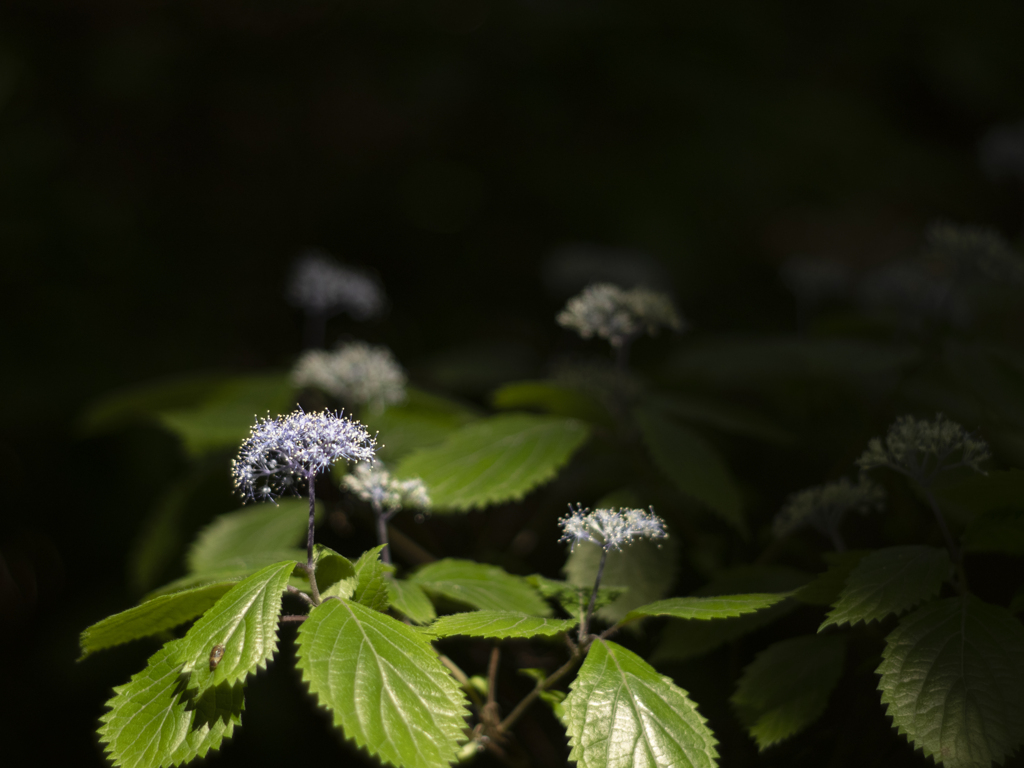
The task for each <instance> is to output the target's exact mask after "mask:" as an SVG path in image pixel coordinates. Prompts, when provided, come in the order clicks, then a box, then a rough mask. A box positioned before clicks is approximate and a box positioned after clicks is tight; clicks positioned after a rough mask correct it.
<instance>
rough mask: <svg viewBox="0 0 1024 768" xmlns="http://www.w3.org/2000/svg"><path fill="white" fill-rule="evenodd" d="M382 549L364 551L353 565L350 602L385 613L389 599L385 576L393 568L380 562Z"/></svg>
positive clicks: (382, 547)
mask: <svg viewBox="0 0 1024 768" xmlns="http://www.w3.org/2000/svg"><path fill="white" fill-rule="evenodd" d="M382 549H384V545H383V544H381V545H379V546H376V547H374V548H373V549H368V550H366V551H365V552H363V554H362V555H360V556H359V559H358V560H356V562H355V563H354V564H353V565H354V567H355V589H354V590H353V592H352V600H354V601H355V602H357V603H361V604H362V605H365V606H367V607H368V608H372V609H373V610H375V611H386V610H387V609H388V604H389V601H390V599H391V598H390V596H389V590H388V582H387V575H388V574H389V573H390V572H391V571H393V570H394V568H393V567H392V566H389V565H387V564H385V563H384V562H382V561H381V559H380V553H381V550H382Z"/></svg>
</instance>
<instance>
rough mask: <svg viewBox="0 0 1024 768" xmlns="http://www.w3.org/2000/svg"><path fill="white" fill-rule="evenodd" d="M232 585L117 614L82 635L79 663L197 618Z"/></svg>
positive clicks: (158, 600)
mask: <svg viewBox="0 0 1024 768" xmlns="http://www.w3.org/2000/svg"><path fill="white" fill-rule="evenodd" d="M232 586H233V585H232V584H210V585H208V586H205V587H199V588H197V589H188V590H185V591H183V592H176V593H174V594H172V595H164V596H163V597H158V598H156V599H155V600H150V601H148V602H145V603H143V604H142V605H137V606H135V607H134V608H129V609H128V610H127V611H122V612H121V613H115V614H114V615H113V616H108V617H107V618H105V619H103V621H99V622H97V623H95V624H93V625H92V626H91V627H89V628H88V629H86V630H85V631H84V632H82V635H81V638H80V645H81V648H82V655H81V656H80V657H79V659H78V660H79V661H81V660H82V659H84V658H85V657H86V656H88V655H89V654H91V653H94V652H96V651H99V650H102V649H104V648H111V647H113V646H115V645H121V644H122V643H127V642H128V641H130V640H138V639H139V638H142V637H149V636H150V635H155V634H158V633H160V632H164V631H165V630H168V629H173V628H174V627H176V626H178V625H179V624H184V623H185V622H186V621H190V620H192V619H194V618H195V617H196V616H199V615H200V614H202V613H203V612H204V611H205V610H206V609H207V608H209V607H210V606H212V605H213V604H214V603H216V602H217V600H218V599H220V597H221V595H223V594H224V593H225V592H227V591H228V590H229V589H231V587H232Z"/></svg>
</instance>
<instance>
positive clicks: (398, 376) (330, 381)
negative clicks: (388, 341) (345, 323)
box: [292, 341, 406, 411]
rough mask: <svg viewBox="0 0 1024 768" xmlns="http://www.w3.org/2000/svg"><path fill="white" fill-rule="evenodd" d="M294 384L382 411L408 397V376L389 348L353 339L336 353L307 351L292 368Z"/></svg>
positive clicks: (352, 403) (343, 400)
mask: <svg viewBox="0 0 1024 768" xmlns="http://www.w3.org/2000/svg"><path fill="white" fill-rule="evenodd" d="M292 383H293V384H294V385H295V386H296V387H314V388H316V389H319V390H321V391H323V392H326V393H327V394H328V395H331V396H332V397H335V398H337V399H338V400H341V401H342V402H344V403H347V404H349V405H351V406H366V407H369V408H370V409H372V410H376V411H381V410H383V409H384V408H385V407H386V406H388V405H393V404H395V403H400V402H402V401H403V400H405V385H406V375H405V371H404V370H402V366H401V365H399V363H398V360H396V359H395V356H394V354H392V352H391V350H390V349H388V348H387V347H383V346H376V345H373V344H367V343H366V342H362V341H353V342H349V343H347V344H343V345H341V346H339V347H338V348H337V349H335V350H334V351H333V352H325V351H323V350H318V349H312V350H308V351H306V352H303V353H302V356H301V357H300V358H299V359H298V361H297V362H296V363H295V367H294V368H293V369H292Z"/></svg>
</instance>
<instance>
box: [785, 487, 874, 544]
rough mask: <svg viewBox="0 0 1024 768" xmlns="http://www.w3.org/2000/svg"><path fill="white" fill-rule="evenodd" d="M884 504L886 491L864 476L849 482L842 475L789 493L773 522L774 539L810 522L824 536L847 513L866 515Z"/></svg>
mask: <svg viewBox="0 0 1024 768" xmlns="http://www.w3.org/2000/svg"><path fill="white" fill-rule="evenodd" d="M883 503H885V492H884V491H883V490H882V489H881V488H880V487H879V486H878V485H876V484H875V483H873V482H871V480H869V479H868V478H866V477H861V478H860V479H859V480H858V481H857V482H856V483H851V482H850V481H849V480H848V479H847V478H845V477H843V478H841V479H839V480H838V481H836V482H834V483H825V484H824V485H816V486H814V487H813V488H806V489H805V490H802V491H800V492H798V493H794V494H792V495H791V496H790V497H789V499H787V500H786V503H785V505H784V506H783V507H782V509H781V510H779V513H778V514H777V515H776V516H775V521H774V523H773V524H772V531H773V533H774V534H775V536H776V538H782V537H783V536H786V535H788V534H790V533H792V532H793V531H795V530H796V529H797V528H800V527H802V526H804V525H811V526H813V527H814V528H816V529H817V530H818V531H820V532H821V533H823V534H825V535H826V536H830V537H831V536H833V535H834V534H835V533H837V532H838V530H839V523H840V522H842V519H843V517H844V516H845V515H846V513H847V512H853V511H856V512H860V513H861V514H866V513H868V512H871V511H873V510H880V509H881V508H882V504H883Z"/></svg>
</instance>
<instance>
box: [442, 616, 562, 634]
mask: <svg viewBox="0 0 1024 768" xmlns="http://www.w3.org/2000/svg"><path fill="white" fill-rule="evenodd" d="M576 624H577V622H576V620H575V619H565V620H562V619H542V618H539V617H537V616H528V615H527V614H525V613H517V612H514V611H469V612H467V613H456V614H452V615H451V616H442V617H441V618H439V619H438V620H437V621H435V622H434V623H433V624H431V625H430V626H429V627H428V628H427V631H428V632H430V634H432V635H433V636H434V637H451V636H452V635H468V636H469V637H497V638H506V637H536V636H537V635H549V636H550V635H557V634H558V633H559V632H568V631H569V630H571V629H572V628H573V627H575V626H576Z"/></svg>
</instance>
